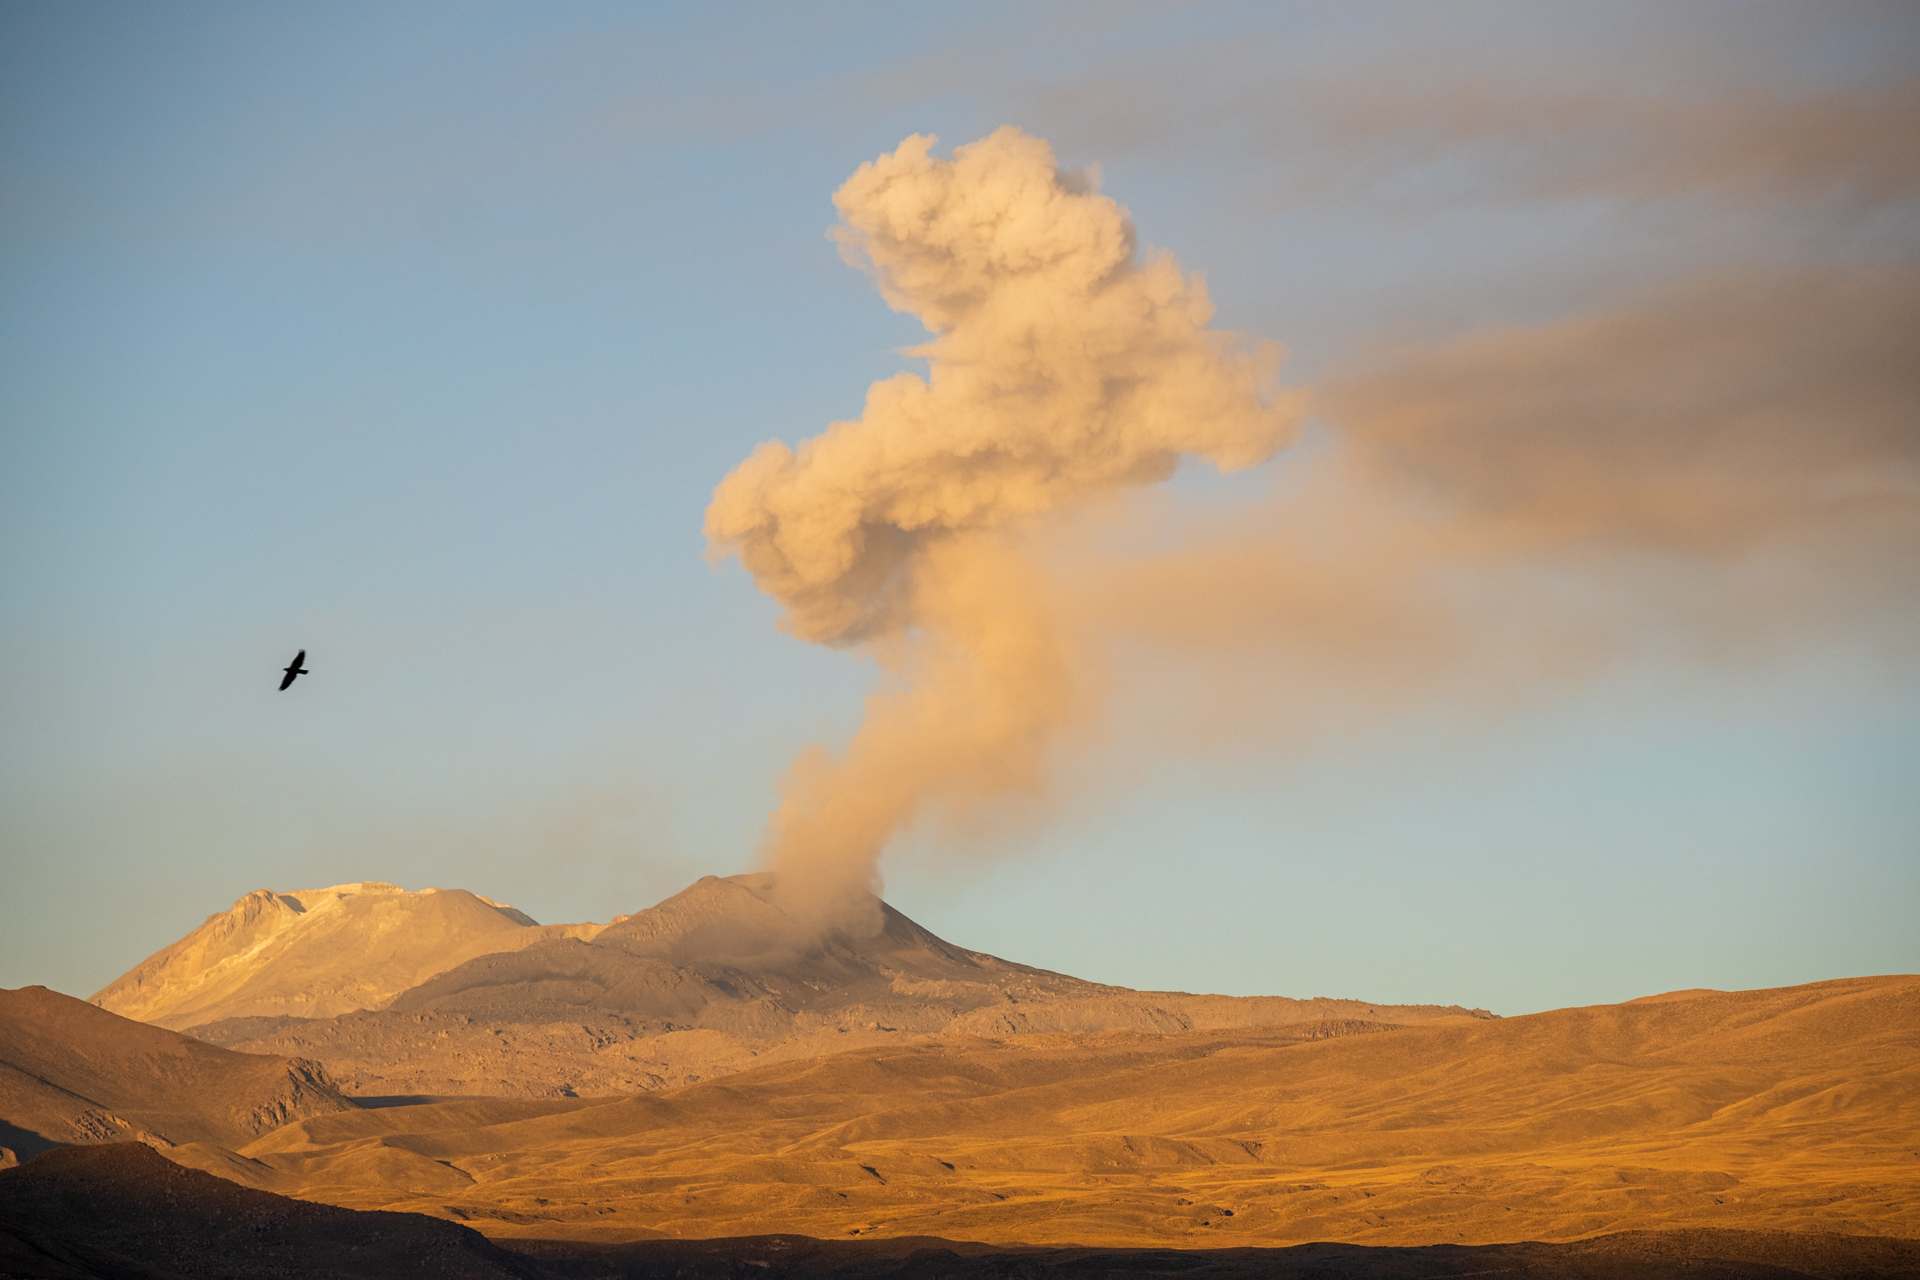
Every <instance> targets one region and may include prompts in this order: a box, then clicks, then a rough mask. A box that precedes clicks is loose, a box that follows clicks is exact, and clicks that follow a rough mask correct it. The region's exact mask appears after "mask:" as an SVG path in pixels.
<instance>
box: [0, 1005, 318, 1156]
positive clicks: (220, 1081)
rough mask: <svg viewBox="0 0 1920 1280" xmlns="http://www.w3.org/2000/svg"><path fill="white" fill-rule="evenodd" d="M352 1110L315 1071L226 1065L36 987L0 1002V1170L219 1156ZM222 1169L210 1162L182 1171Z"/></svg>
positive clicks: (211, 1052)
mask: <svg viewBox="0 0 1920 1280" xmlns="http://www.w3.org/2000/svg"><path fill="white" fill-rule="evenodd" d="M353 1109H354V1104H353V1103H351V1102H349V1101H347V1100H346V1099H345V1098H342V1097H341V1096H340V1093H339V1091H338V1089H336V1088H335V1087H334V1084H333V1082H332V1081H331V1080H329V1079H328V1078H327V1074H326V1072H325V1070H324V1069H323V1068H322V1067H321V1066H320V1064H318V1063H316V1062H311V1061H307V1060H304V1059H298V1058H291V1059H290V1058H282V1057H259V1056H254V1055H249V1054H240V1053H230V1052H228V1051H227V1050H225V1049H219V1048H215V1047H214V1046H213V1045H210V1044H206V1043H203V1042H202V1041H199V1040H195V1039H193V1038H192V1037H190V1036H184V1035H180V1034H178V1033H176V1032H172V1031H166V1030H163V1029H162V1028H159V1027H153V1026H148V1025H147V1024H145V1023H141V1022H134V1021H131V1020H130V1019H127V1018H122V1017H120V1016H118V1015H117V1014H112V1013H108V1012H106V1011H105V1010H104V1009H96V1008H95V1007H93V1006H92V1005H91V1004H88V1003H87V1002H85V1001H83V1000H75V999H74V998H73V997H71V996H63V995H61V994H60V993H59V992H57V991H49V990H47V989H46V988H45V987H22V988H20V989H19V990H17V991H0V1153H4V1154H0V1164H11V1163H14V1162H15V1161H16V1159H23V1158H28V1157H31V1156H33V1155H34V1154H35V1153H37V1152H39V1151H42V1150H45V1149H46V1148H48V1147H52V1146H57V1145H62V1144H83V1143H100V1142H126V1141H128V1140H137V1141H141V1142H145V1143H148V1144H149V1145H151V1146H153V1147H156V1148H158V1149H161V1150H165V1151H168V1152H174V1151H177V1150H180V1149H184V1148H187V1147H189V1146H193V1145H196V1144H197V1145H201V1146H209V1147H211V1148H219V1149H221V1151H230V1150H231V1149H232V1148H235V1147H241V1146H245V1145H246V1144H247V1143H249V1142H252V1141H253V1140H254V1139H256V1138H258V1137H260V1136H261V1135H262V1134H264V1133H267V1132H268V1131H270V1130H272V1129H275V1128H277V1127H279V1126H280V1125H282V1124H285V1123H287V1122H288V1121H291V1120H300V1119H306V1118H308V1117H311V1116H317V1115H324V1114H327V1113H329V1112H334V1111H351V1110H353ZM205 1161H211V1162H213V1163H214V1164H220V1165H224V1164H226V1163H228V1162H229V1161H228V1160H227V1158H226V1157H225V1156H222V1155H221V1154H220V1153H219V1152H218V1151H211V1150H210V1151H208V1152H204V1153H202V1155H201V1156H199V1157H195V1156H193V1155H191V1154H189V1155H188V1156H187V1157H186V1162H187V1163H201V1162H205Z"/></svg>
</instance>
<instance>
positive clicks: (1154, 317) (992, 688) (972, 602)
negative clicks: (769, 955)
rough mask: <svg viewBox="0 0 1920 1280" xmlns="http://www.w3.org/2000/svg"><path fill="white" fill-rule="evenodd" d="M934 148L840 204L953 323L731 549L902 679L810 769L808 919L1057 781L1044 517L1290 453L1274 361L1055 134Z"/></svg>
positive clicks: (730, 528) (875, 170) (731, 530)
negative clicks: (1060, 159) (945, 156)
mask: <svg viewBox="0 0 1920 1280" xmlns="http://www.w3.org/2000/svg"><path fill="white" fill-rule="evenodd" d="M933 142H934V140H933V139H932V138H930V137H913V138H909V139H907V140H906V141H905V142H903V143H902V144H901V145H900V147H899V149H898V150H896V151H895V152H893V153H892V154H891V155H887V156H882V157H881V158H880V159H878V160H876V161H874V162H872V163H870V164H865V165H862V166H861V167H860V170H859V171H858V172H857V173H855V174H854V176H853V177H852V178H851V179H850V180H849V181H848V182H847V183H846V185H845V186H843V187H842V188H841V189H840V190H839V192H837V193H836V194H835V196H834V203H835V205H836V206H838V208H839V210H840V215H841V219H842V226H841V227H840V228H839V229H838V231H837V233H836V234H837V236H838V238H839V242H840V246H841V251H842V253H843V254H844V255H845V256H846V257H847V259H848V260H849V261H850V262H852V263H854V264H855V265H858V266H860V267H863V268H864V269H866V270H868V271H870V272H871V273H872V275H873V277H874V279H875V280H876V282H877V283H878V284H879V287H880V291H881V293H882V295H883V296H884V297H885V298H886V300H887V301H888V303H890V304H891V305H892V306H893V307H894V308H896V309H898V310H901V311H906V312H909V313H911V314H912V315H914V316H916V317H918V318H919V320H920V321H921V322H922V323H923V324H924V325H926V327H927V328H928V330H929V331H931V333H932V334H933V335H934V336H933V339H932V341H930V342H928V343H927V344H926V345H924V346H922V347H920V348H918V349H917V351H916V352H914V354H916V355H919V356H921V357H924V358H925V360H926V361H927V366H928V376H927V377H926V378H924V379H923V378H920V377H918V376H916V375H914V374H911V373H901V374H898V375H896V376H894V377H893V378H890V379H888V380H886V381H884V382H879V383H876V384H874V386H873V387H871V388H870V389H869V391H868V393H867V403H866V410H865V412H864V413H862V415H861V416H860V417H859V418H857V419H855V420H853V421H850V422H839V423H835V424H833V425H832V426H831V427H830V428H828V430H827V431H826V432H825V433H824V434H822V435H820V436H817V437H815V438H814V439H811V440H808V441H805V442H804V443H802V444H801V445H800V447H799V448H798V449H797V450H796V449H790V448H788V447H787V446H786V445H784V444H780V443H778V442H770V443H767V444H763V445H761V446H760V447H759V448H758V449H756V450H755V451H754V453H753V455H752V456H751V457H750V458H748V459H747V460H746V461H745V462H744V463H742V464H741V465H740V466H739V467H737V468H736V469H735V470H734V471H733V473H732V474H730V475H729V476H727V478H726V479H725V480H724V481H722V483H721V484H720V486H719V487H718V489H717V490H716V491H715V493H714V497H713V504H712V506H711V507H709V509H708V511H707V525H706V531H707V537H708V540H709V542H710V544H711V546H712V547H713V548H714V550H715V551H717V552H720V553H723V554H724V553H731V554H737V555H738V556H739V557H740V559H741V561H742V563H744V564H745V565H746V567H747V569H748V570H749V571H750V572H751V573H752V574H753V576H754V579H755V581H756V582H757V583H758V584H759V586H760V588H761V590H763V591H765V592H766V593H767V594H768V595H770V596H772V597H773V598H774V599H776V600H778V601H780V603H781V604H782V605H784V606H785V607H786V614H785V617H784V620H783V625H784V626H785V627H786V628H787V629H788V630H789V631H791V632H792V633H793V634H794V635H796V636H799V637H801V638H802V639H806V640H811V641H816V642H819V643H824V644H836V645H845V644H856V643H857V644H864V645H866V646H868V648H869V649H870V651H871V652H872V653H873V654H874V656H875V657H876V658H877V659H878V660H879V662H880V663H881V664H882V666H883V667H884V669H885V670H886V671H887V672H888V674H889V676H890V677H891V680H890V683H889V684H888V686H887V687H886V688H885V689H884V690H883V691H881V692H879V693H876V694H875V695H873V697H871V698H870V699H869V700H868V704H867V717H866V721H865V723H864V724H863V725H862V726H861V728H860V730H859V731H858V733H857V734H856V735H855V736H854V739H853V741H852V742H851V744H849V746H848V748H847V750H846V752H845V754H844V755H843V756H842V757H840V758H838V759H834V758H831V757H829V756H828V755H827V753H826V752H824V751H823V750H820V749H818V748H815V749H811V750H809V751H808V752H807V754H806V755H804V756H803V757H802V758H801V760H800V761H799V762H798V763H797V764H796V765H795V766H794V768H793V770H792V772H791V774H790V775H789V778H788V781H787V787H786V794H785V798H784V801H783V803H782V804H781V806H780V809H779V811H778V812H777V813H776V814H775V815H774V818H773V823H772V829H771V832H770V835H769V848H768V861H769V865H770V866H771V867H772V868H773V870H774V871H775V872H776V873H778V874H779V876H780V878H781V883H782V884H783V885H785V886H787V888H786V890H785V893H786V896H787V897H788V900H789V903H790V906H791V907H792V909H794V910H797V911H800V912H803V913H805V914H807V915H809V916H811V917H833V916H835V915H836V914H837V913H841V912H844V911H845V910H846V909H848V906H849V904H858V903H861V902H864V901H865V894H866V893H867V892H868V891H869V890H870V889H871V888H872V887H874V885H875V866H876V860H877V859H878V857H879V855H880V852H881V850H882V848H883V847H884V846H885V845H886V843H887V841H888V840H889V839H890V838H892V837H893V836H894V835H895V834H896V833H897V832H899V831H900V830H901V829H902V828H903V827H904V826H906V825H907V824H909V823H911V822H913V821H915V820H916V819H918V818H920V817H923V816H926V815H927V814H928V812H929V810H936V809H937V810H940V811H943V812H945V813H948V814H950V815H952V814H959V813H964V811H965V810H967V809H968V808H969V807H971V806H974V805H976V804H978V803H980V802H982V801H985V800H990V799H992V798H995V797H1000V796H1006V795H1015V794H1020V793H1031V792H1034V791H1037V790H1038V789H1039V788H1040V787H1042V786H1043V784H1044V781H1045V775H1046V770H1047V757H1048V753H1049V748H1050V747H1051V745H1052V744H1053V743H1054V742H1055V741H1056V739H1057V737H1058V735H1059V734H1060V733H1061V731H1062V730H1063V729H1065V728H1066V727H1068V726H1069V725H1071V724H1073V723H1074V722H1075V720H1076V718H1077V717H1079V716H1081V715H1083V714H1085V712H1086V711H1087V709H1088V701H1089V696H1090V691H1089V688H1088V683H1087V678H1086V675H1085V672H1086V656H1085V655H1083V654H1081V653H1077V652H1076V651H1075V648H1074V646H1073V644H1072V643H1071V641H1070V638H1069V636H1068V633H1067V632H1066V630H1065V629H1063V627H1062V626H1061V625H1060V621H1059V619H1058V617H1057V615H1056V612H1055V610H1054V608H1053V605H1052V603H1051V594H1052V592H1051V589H1050V584H1049V582H1048V579H1047V574H1046V572H1045V569H1044V566H1043V565H1042V564H1041V563H1040V561H1039V560H1037V559H1036V558H1035V557H1034V556H1032V555H1031V554H1029V553H1028V552H1027V551H1026V549H1025V548H1024V546H1023V533H1024V532H1025V531H1026V530H1027V529H1028V528H1029V527H1030V526H1031V524H1032V523H1033V522H1034V521H1035V520H1036V519H1038V518H1041V517H1044V516H1046V515H1047V514H1048V513H1051V512H1057V511H1060V510H1062V509H1065V508H1069V507H1072V506H1074V505H1075V504H1078V503H1082V502H1085V501H1087V500H1089V499H1092V498H1095V497H1097V496H1099V495H1103V494H1107V493H1111V492H1113V491H1116V490H1120V489H1124V488H1128V487H1132V486H1139V485H1148V484H1153V483H1156V482H1159V481H1163V480H1166V479H1167V478H1169V477H1170V476H1172V475H1173V473H1174V470H1175V468H1176V467H1177V465H1178V464H1179V462H1180V460H1181V458H1182V457H1186V456H1197V457H1201V458H1205V459H1207V460H1209V461H1211V462H1212V463H1213V464H1214V465H1216V466H1218V467H1220V468H1221V469H1223V470H1236V469H1240V468H1245V467H1249V466H1252V465H1254V464H1256V463H1258V462H1261V461H1263V460H1264V459H1266V458H1268V457H1270V456H1271V455H1272V454H1273V453H1274V452H1275V451H1276V450H1278V449H1280V448H1281V447H1282V446H1283V445H1285V444H1286V443H1287V442H1288V441H1289V440H1291V439H1292V438H1293V435H1294V432H1295V429H1296V421H1297V417H1298V412H1297V404H1296V403H1295V401H1294V400H1292V399H1291V398H1289V397H1287V396H1284V395H1281V394H1280V393H1279V392H1278V389H1277V386H1276V376H1277V373H1278V369H1279V364H1280V352H1279V349H1278V348H1277V347H1275V346H1273V345H1272V344H1259V343H1251V342H1248V341H1246V340H1245V339H1242V338H1240V337H1238V336H1237V335H1234V334H1229V333H1223V332H1220V331H1217V330H1213V329H1209V328H1208V327H1207V322H1208V321H1209V320H1210V319H1211V317H1212V314H1213V308H1212V304H1211V303H1210V302H1209V301H1208V298H1207V292H1206V288H1205V286H1204V284H1203V283H1202V282H1201V281H1200V280H1199V279H1198V278H1196V277H1193V276H1188V275H1185V274H1183V273H1182V271H1181V269H1180V267H1179V264H1178V263H1176V262H1175V261H1174V260H1173V259H1172V258H1171V257H1170V256H1167V255H1164V254H1159V255H1151V256H1147V257H1145V258H1144V259H1142V258H1141V257H1140V256H1139V255H1138V253H1137V250H1136V245H1135V241H1134V232H1133V226H1132V223H1131V221H1130V220H1129V219H1128V217H1127V213H1126V211H1125V210H1124V209H1122V208H1121V207H1120V206H1119V205H1118V204H1116V203H1115V202H1114V201H1113V200H1111V199H1109V198H1108V197H1106V196H1103V195H1100V194H1098V192H1097V190H1096V189H1095V186H1096V183H1095V181H1094V180H1093V179H1092V178H1090V177H1089V176H1086V175H1078V174H1071V173H1064V172H1062V171H1061V170H1060V168H1059V166H1058V165H1057V164H1056V162H1055V159H1054V155H1053V152H1052V149H1051V148H1050V147H1049V146H1048V145H1047V144H1046V143H1045V142H1044V141H1042V140H1040V139H1038V138H1033V137H1029V136H1027V135H1026V134H1024V133H1022V132H1020V131H1019V130H1018V129H1014V128H1003V129H1001V130H999V131H998V132H996V133H994V134H993V135H992V136H990V137H988V138H985V139H983V140H981V141H979V142H976V143H973V144H971V145H969V146H963V147H960V148H957V149H956V150H955V151H954V154H953V158H952V159H951V160H941V159H938V158H936V157H934V156H933V155H931V154H930V148H931V147H932V145H933Z"/></svg>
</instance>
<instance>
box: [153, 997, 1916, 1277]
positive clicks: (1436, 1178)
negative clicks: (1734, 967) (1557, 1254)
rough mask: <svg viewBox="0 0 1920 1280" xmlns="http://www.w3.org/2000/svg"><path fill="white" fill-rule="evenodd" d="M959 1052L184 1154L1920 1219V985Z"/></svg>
mask: <svg viewBox="0 0 1920 1280" xmlns="http://www.w3.org/2000/svg"><path fill="white" fill-rule="evenodd" d="M1299 1033H1300V1029H1299V1028H1276V1029H1271V1030H1265V1031H1262V1030H1252V1031H1247V1030H1240V1031H1214V1032H1187V1033H1182V1034H1173V1035H1162V1036H1153V1035H1142V1034H1136V1033H1112V1034H1100V1035H1074V1036H1067V1035H1058V1036H1022V1037H1016V1038H1009V1039H1004V1040H974V1039H957V1038H943V1039H940V1040H929V1041H926V1042H922V1043H920V1044H915V1045H908V1046H901V1047H893V1048H886V1049H865V1050H859V1051H853V1052H848V1053H842V1054H837V1055H833V1056H829V1057H823V1058H815V1059H810V1060H806V1061H795V1062H781V1063H775V1064H771V1065H768V1066H764V1067H759V1068H755V1069H753V1070H749V1071H745V1072H741V1073H739V1074H736V1075H732V1076H728V1077H726V1078H724V1079H721V1080H716V1081H711V1082H707V1083H701V1084H696V1085H692V1086H689V1087H686V1088H681V1089H677V1090H673V1091H670V1092H663V1093H655V1094H646V1095H641V1096H637V1097H627V1098H618V1099H584V1100H577V1101H545V1102H541V1101H521V1100H505V1099H500V1100H481V1099H476V1100H463V1101H455V1102H446V1103H440V1104H434V1105H421V1106H410V1107H395V1108H389V1109H384V1110H368V1111H359V1112H341V1113H337V1114H329V1115H321V1116H315V1117H311V1118H309V1119H306V1120H303V1121H300V1122H298V1123H296V1124H291V1125H288V1126H286V1127H284V1128H281V1129H279V1130H277V1131H276V1132H273V1133H271V1134H268V1135H266V1136H265V1137H263V1138H261V1139H259V1140H258V1141H256V1142H254V1143H252V1144H251V1145H249V1146H247V1147H245V1148H244V1149H243V1150H242V1152H241V1155H242V1156H243V1157H245V1159H244V1160H235V1159H233V1158H231V1157H229V1156H226V1155H225V1154H223V1153H220V1152H218V1151H217V1150H215V1149H212V1148H206V1149H201V1150H197V1151H195V1150H183V1151H182V1152H180V1153H179V1156H180V1158H182V1159H183V1160H184V1161H186V1162H190V1163H191V1162H196V1161H204V1164H203V1167H206V1168H209V1169H211V1170H213V1171H216V1172H222V1173H226V1174H228V1175H229V1176H235V1177H241V1178H245V1179H246V1180H248V1181H253V1182H255V1183H256V1184H257V1185H262V1186H270V1187H271V1188H272V1189H274V1190H279V1191H283V1192H286V1193H288V1194H293V1195H298V1196H302V1197H306V1198H309V1199H315V1200H322V1201H326V1202H330V1203H333V1204H338V1205H344V1206H348V1207H353V1208H363V1209H367V1208H382V1209H404V1210H413V1211H417V1212H424V1213H430V1214H436V1215H439V1216H442V1217H451V1218H456V1219H459V1220H462V1221H465V1222H468V1223H470V1224H471V1225H473V1226H475V1227H478V1228H480V1229H482V1230H484V1231H486V1232H487V1233H488V1234H490V1235H495V1236H537V1237H547V1238H555V1239H562V1238H571V1239H583V1240H592V1239H600V1240H620V1239H643V1238H648V1237H653V1236H659V1235H665V1236H679V1237H718V1236H740V1235H754V1234H763V1233H773V1232H792V1233H799V1234H805V1235H812V1236H823V1237H836V1236H837V1237H847V1236H851V1235H880V1236H904V1235H926V1236H940V1237H945V1238H948V1239H962V1240H977V1241H987V1242H994V1243H1014V1242H1028V1243H1068V1242H1071V1243H1080V1244H1091V1245H1105V1246H1140V1245H1167V1244H1173V1245H1183V1246H1192V1247H1201V1246H1206V1247H1221V1246H1231V1245H1282V1244H1292V1243H1300V1242H1305V1241H1313V1240H1340V1241H1351V1242H1356V1243H1366V1244H1396V1245H1398V1244H1428V1243H1435V1242H1456V1243H1480V1242H1495V1241H1511V1240H1527V1239H1538V1240H1566V1239H1573V1238H1578V1237H1582V1236H1588V1235H1594V1234H1598V1233H1602V1232H1612V1231H1622V1230H1632V1229H1645V1228H1664V1227H1719V1228H1741V1229H1748V1230H1793V1231H1827V1232H1843V1233H1854V1234H1862V1235H1886V1236H1901V1237H1920V977H1911V976H1906V977H1882V978H1860V979H1847V980H1840V981H1833V982H1823V983H1816V984H1813V985H1809V986H1803V987H1792V988H1783V989H1778V990H1768V991H1751V992H1736V993H1724V992H1704V991H1702V992H1679V993H1674V994H1671V995H1666V996H1660V997H1654V998H1650V999H1646V1000H1639V1001H1633V1002H1630V1003H1627V1004H1621V1005H1604V1006H1594V1007H1590V1008H1580V1009H1563V1010H1556V1011H1553V1012H1550V1013H1542V1014H1536V1015H1531V1016H1527V1017H1518V1018H1509V1019H1503V1020H1497V1021H1486V1020H1479V1019H1468V1018H1459V1019H1447V1020H1441V1021H1436V1022H1430V1023H1426V1024H1423V1025H1418V1026H1410V1027H1400V1028H1392V1029H1386V1028H1382V1029H1380V1030H1378V1031H1375V1032H1372V1033H1368V1034H1353V1035H1343V1036H1339V1037H1336V1038H1330V1039H1322V1040H1313V1041H1308V1040H1302V1039H1300V1038H1299Z"/></svg>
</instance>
